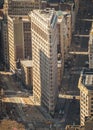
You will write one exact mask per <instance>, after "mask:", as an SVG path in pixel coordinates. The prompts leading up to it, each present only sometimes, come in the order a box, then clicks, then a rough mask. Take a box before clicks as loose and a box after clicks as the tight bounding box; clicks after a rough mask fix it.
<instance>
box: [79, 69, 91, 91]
mask: <svg viewBox="0 0 93 130" xmlns="http://www.w3.org/2000/svg"><path fill="white" fill-rule="evenodd" d="M81 76H82V81H81V82H82V84H84V86H85V87H86V88H87V89H89V90H93V69H84V70H83V71H82V74H81Z"/></svg>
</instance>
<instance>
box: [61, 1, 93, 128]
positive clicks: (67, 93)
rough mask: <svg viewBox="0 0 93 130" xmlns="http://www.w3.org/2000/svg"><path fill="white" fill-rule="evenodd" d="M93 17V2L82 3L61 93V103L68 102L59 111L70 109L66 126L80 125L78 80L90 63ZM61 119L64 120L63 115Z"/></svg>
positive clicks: (65, 122) (67, 113)
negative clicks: (89, 42) (89, 45)
mask: <svg viewBox="0 0 93 130" xmlns="http://www.w3.org/2000/svg"><path fill="white" fill-rule="evenodd" d="M92 16H93V2H91V1H90V0H83V1H80V7H79V11H78V14H77V17H76V24H75V31H74V33H73V36H72V43H71V47H70V49H69V58H68V60H67V62H68V61H71V64H70V65H69V67H67V68H65V70H64V75H63V80H62V85H61V88H60V92H59V93H60V94H59V98H60V103H61V102H62V100H65V101H66V102H68V103H66V102H65V103H64V104H63V107H62V106H61V107H59V111H60V109H61V108H64V109H62V110H63V111H65V109H68V110H67V112H66V113H64V114H65V115H66V116H65V121H64V126H65V125H67V124H69V125H73V124H75V125H79V124H80V108H79V104H80V103H79V95H80V94H79V89H78V80H79V77H80V73H81V70H82V69H83V68H84V67H86V63H87V62H88V40H89V32H90V29H91V23H92V21H93V20H92ZM73 95H74V97H75V99H74V100H73ZM77 97H78V98H77ZM60 103H59V104H60ZM68 104H69V105H68ZM66 105H67V106H66ZM59 106H60V105H59ZM59 115H60V114H59ZM60 118H61V119H62V118H63V115H62V116H61V117H60Z"/></svg>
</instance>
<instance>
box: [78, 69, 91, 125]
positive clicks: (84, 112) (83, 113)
mask: <svg viewBox="0 0 93 130" xmlns="http://www.w3.org/2000/svg"><path fill="white" fill-rule="evenodd" d="M78 88H79V89H80V120H81V125H82V126H83V125H84V124H85V118H86V117H88V116H92V117H93V70H89V69H88V70H83V71H82V73H81V76H80V78H79V83H78Z"/></svg>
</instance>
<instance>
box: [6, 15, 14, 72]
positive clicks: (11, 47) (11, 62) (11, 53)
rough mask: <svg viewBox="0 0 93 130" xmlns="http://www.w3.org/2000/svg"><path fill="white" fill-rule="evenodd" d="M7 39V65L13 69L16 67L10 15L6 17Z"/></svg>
mask: <svg viewBox="0 0 93 130" xmlns="http://www.w3.org/2000/svg"><path fill="white" fill-rule="evenodd" d="M8 41H9V65H10V70H11V71H14V70H15V68H16V64H15V61H16V57H15V44H14V26H13V20H12V19H11V18H10V17H8Z"/></svg>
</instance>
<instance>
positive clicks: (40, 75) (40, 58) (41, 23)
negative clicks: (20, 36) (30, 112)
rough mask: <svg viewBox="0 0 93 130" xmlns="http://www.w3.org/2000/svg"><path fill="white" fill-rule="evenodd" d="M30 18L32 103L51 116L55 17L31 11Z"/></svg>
mask: <svg viewBox="0 0 93 130" xmlns="http://www.w3.org/2000/svg"><path fill="white" fill-rule="evenodd" d="M30 17H31V31H32V32H31V33H32V59H33V95H34V102H37V103H39V104H40V105H41V106H44V107H45V108H46V109H47V110H48V111H49V112H50V113H52V114H53V112H54V109H55V105H56V101H57V96H58V86H57V44H58V37H57V31H58V30H57V15H56V12H55V11H54V10H51V9H45V10H33V11H32V12H31V14H30Z"/></svg>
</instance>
